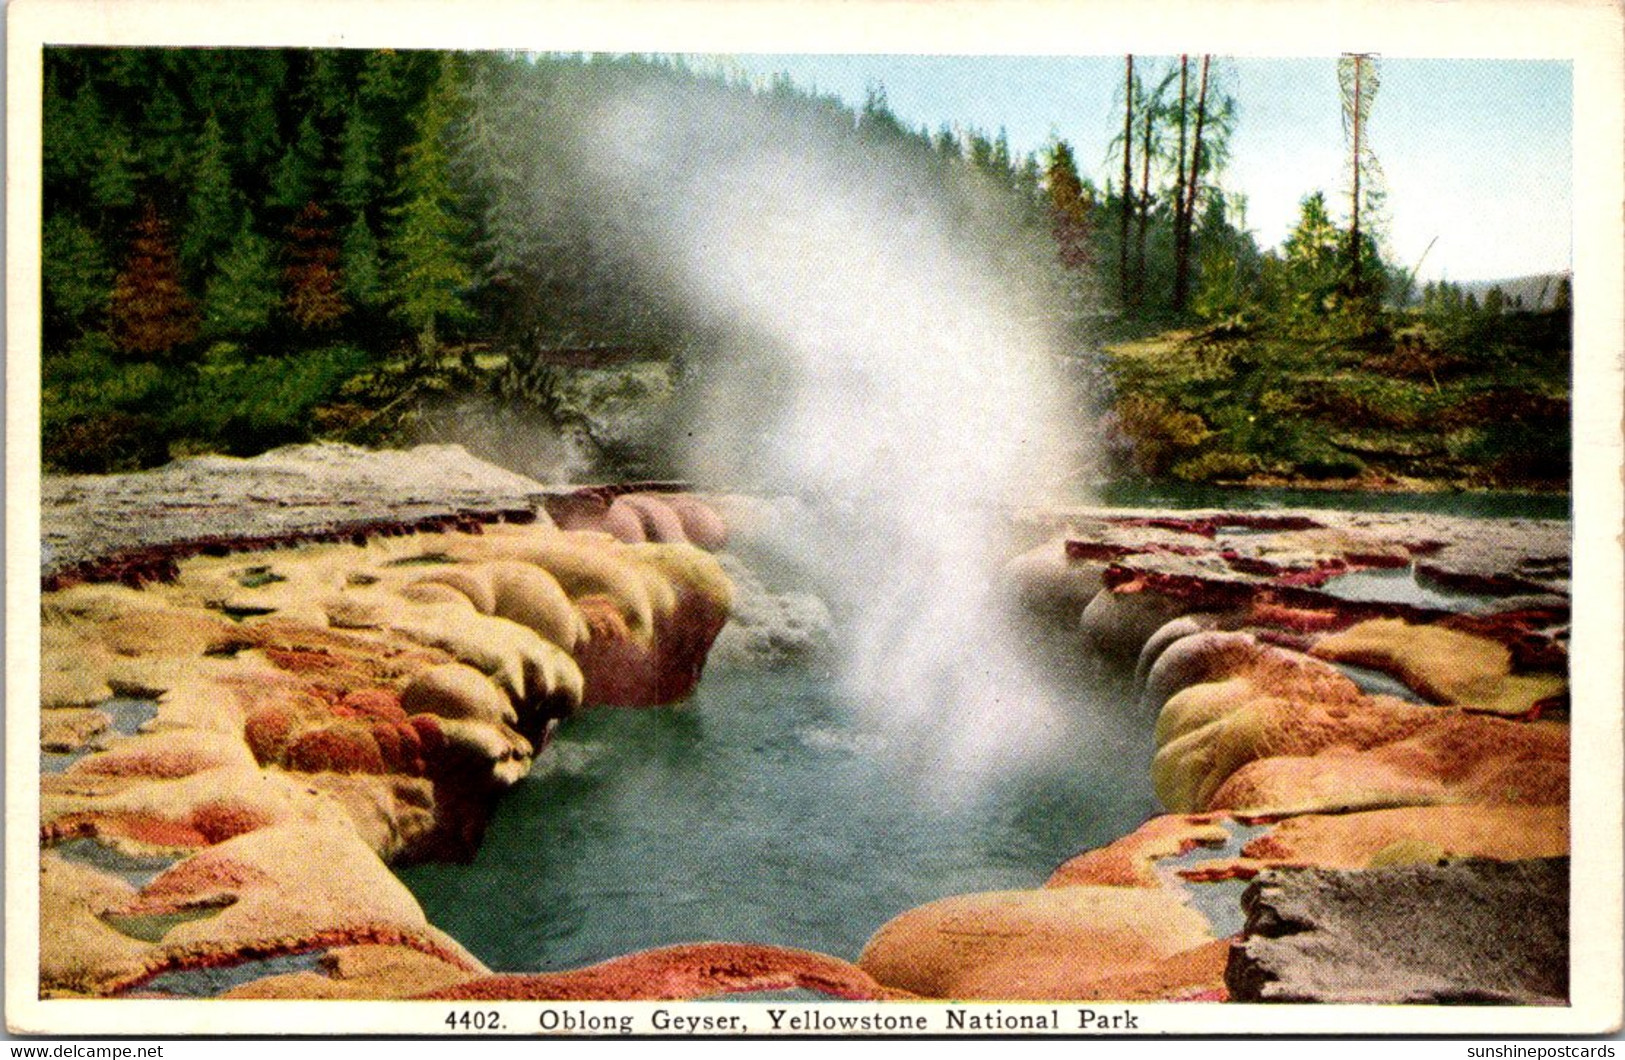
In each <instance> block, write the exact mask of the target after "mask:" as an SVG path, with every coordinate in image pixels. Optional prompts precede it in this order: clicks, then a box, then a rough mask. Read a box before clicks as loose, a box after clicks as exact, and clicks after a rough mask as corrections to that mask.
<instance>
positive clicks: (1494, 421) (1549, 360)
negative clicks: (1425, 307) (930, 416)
mask: <svg viewBox="0 0 1625 1060" xmlns="http://www.w3.org/2000/svg"><path fill="white" fill-rule="evenodd" d="M1105 353H1106V358H1107V367H1108V372H1109V375H1110V377H1111V379H1112V381H1113V383H1114V385H1115V388H1116V400H1115V405H1114V409H1113V413H1112V416H1111V424H1110V429H1111V436H1112V438H1113V441H1114V442H1115V443H1116V448H1117V453H1118V455H1119V456H1120V457H1121V461H1122V468H1123V471H1124V473H1125V474H1128V475H1131V476H1141V477H1144V478H1146V479H1149V480H1153V481H1158V480H1160V481H1178V482H1190V483H1207V484H1218V485H1225V484H1229V485H1247V486H1294V487H1311V488H1313V487H1326V488H1352V489H1533V490H1562V489H1567V488H1568V483H1569V475H1570V457H1569V448H1570V430H1569V380H1570V341H1569V324H1568V315H1567V313H1566V312H1564V313H1556V312H1544V313H1508V314H1504V315H1500V316H1494V317H1490V316H1480V317H1477V318H1468V319H1462V320H1454V321H1442V320H1435V319H1429V318H1426V317H1423V316H1420V315H1412V314H1392V315H1390V316H1388V317H1386V318H1385V319H1384V320H1383V321H1382V323H1381V324H1380V325H1378V326H1377V327H1374V328H1371V329H1368V330H1366V331H1364V332H1363V333H1359V334H1353V335H1336V336H1328V337H1305V336H1303V335H1301V334H1293V333H1291V332H1288V331H1285V330H1284V329H1270V328H1265V327H1249V326H1247V325H1245V324H1239V323H1229V324H1224V325H1220V326H1217V327H1208V328H1203V329H1175V330H1165V331H1159V332H1157V333H1155V334H1152V335H1148V336H1143V337H1139V338H1127V339H1123V340H1120V341H1115V342H1114V341H1109V340H1108V342H1107V343H1106V346H1105Z"/></svg>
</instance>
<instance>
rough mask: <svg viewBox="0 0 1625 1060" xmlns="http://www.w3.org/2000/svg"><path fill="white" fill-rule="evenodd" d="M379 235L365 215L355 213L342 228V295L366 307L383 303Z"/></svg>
mask: <svg viewBox="0 0 1625 1060" xmlns="http://www.w3.org/2000/svg"><path fill="white" fill-rule="evenodd" d="M379 253H380V252H379V247H378V237H377V236H375V235H373V234H372V226H371V225H369V224H368V223H367V219H366V218H365V217H361V216H357V217H356V219H355V220H353V221H351V222H350V224H349V226H348V227H347V228H345V230H344V237H343V241H342V242H341V243H340V245H339V274H340V276H341V277H342V278H343V280H344V296H345V298H347V299H349V301H350V302H351V303H353V304H354V305H357V306H362V307H365V308H372V307H376V306H379V305H382V304H383V302H384V300H385V299H386V297H387V290H386V288H385V286H384V276H383V264H382V262H381V261H380V257H379Z"/></svg>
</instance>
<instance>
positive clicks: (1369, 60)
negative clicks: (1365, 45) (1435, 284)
mask: <svg viewBox="0 0 1625 1060" xmlns="http://www.w3.org/2000/svg"><path fill="white" fill-rule="evenodd" d="M1380 84H1381V77H1380V76H1379V73H1378V70H1377V60H1376V57H1375V56H1373V55H1366V54H1351V55H1345V56H1343V58H1341V59H1339V60H1338V61H1337V87H1338V91H1339V93H1340V94H1341V96H1342V99H1343V135H1344V136H1345V137H1347V138H1348V141H1349V172H1350V185H1351V190H1350V192H1349V277H1350V281H1351V285H1352V287H1353V288H1354V290H1356V291H1360V290H1362V289H1363V287H1364V277H1363V276H1362V275H1361V267H1362V259H1363V258H1364V257H1365V254H1364V252H1363V249H1362V246H1361V237H1360V211H1361V208H1362V206H1363V205H1364V204H1365V198H1366V197H1369V196H1370V195H1372V194H1373V192H1374V191H1375V188H1374V186H1373V184H1372V182H1371V180H1370V179H1369V176H1370V175H1375V173H1376V172H1379V171H1378V169H1377V159H1376V155H1375V154H1373V153H1372V151H1371V146H1370V138H1369V136H1367V135H1366V123H1367V122H1368V121H1369V119H1370V116H1371V105H1372V103H1373V102H1374V101H1375V100H1376V97H1377V88H1378V87H1379V86H1380ZM1362 183H1364V184H1365V187H1364V189H1362V187H1361V185H1362Z"/></svg>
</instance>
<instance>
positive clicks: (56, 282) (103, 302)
mask: <svg viewBox="0 0 1625 1060" xmlns="http://www.w3.org/2000/svg"><path fill="white" fill-rule="evenodd" d="M40 271H41V280H42V283H43V286H44V290H45V316H46V320H47V323H48V325H54V326H55V327H56V328H61V329H69V330H83V329H84V328H87V327H94V326H96V325H97V324H99V323H100V320H99V318H100V316H101V312H102V310H104V309H105V308H106V307H107V299H108V296H109V295H110V294H111V293H112V290H113V269H112V266H111V265H110V264H109V263H108V261H107V256H106V255H105V254H104V253H103V251H102V245H101V243H100V241H98V240H97V238H96V235H95V233H93V232H91V231H90V229H88V228H86V227H85V226H84V225H82V224H80V223H79V222H78V221H77V220H76V219H75V218H74V217H73V216H72V215H70V214H66V213H59V214H55V215H53V216H52V217H51V218H50V219H49V220H47V221H46V222H45V230H44V232H43V233H42V234H41V243H40Z"/></svg>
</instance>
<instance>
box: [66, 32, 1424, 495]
mask: <svg viewBox="0 0 1625 1060" xmlns="http://www.w3.org/2000/svg"><path fill="white" fill-rule="evenodd" d="M1123 74H1124V76H1123V81H1122V93H1121V99H1120V100H1119V106H1120V107H1121V117H1122V121H1121V126H1120V133H1119V135H1118V136H1117V138H1116V140H1115V141H1114V142H1113V144H1112V145H1111V148H1110V150H1111V152H1112V154H1111V156H1110V157H1109V159H1108V160H1106V161H1108V162H1109V167H1110V169H1111V171H1112V172H1113V176H1112V177H1111V178H1108V179H1107V180H1106V182H1105V186H1104V187H1099V186H1097V185H1096V184H1095V183H1094V182H1093V181H1092V180H1090V179H1089V178H1087V177H1086V176H1084V175H1083V173H1084V172H1085V171H1086V170H1087V169H1088V168H1089V166H1088V162H1089V160H1086V159H1080V158H1079V157H1078V154H1077V152H1076V151H1075V149H1074V147H1073V146H1072V145H1071V144H1070V143H1068V142H1067V141H1065V140H1060V139H1057V140H1055V141H1054V142H1052V143H1051V144H1049V145H1048V146H1047V147H1046V148H1045V149H1044V150H1042V151H1040V152H1036V153H1033V154H1025V155H1024V154H1018V153H1017V152H1014V151H1013V150H1012V149H1011V146H1010V144H1009V141H1008V139H1007V137H1006V136H1005V134H1004V133H1003V132H1002V131H1000V132H997V133H988V132H984V131H981V130H976V129H956V128H947V127H944V128H939V129H936V130H928V129H923V128H921V129H911V128H909V127H907V126H906V125H905V123H903V122H902V121H901V120H900V119H898V118H897V117H896V115H895V114H893V112H892V111H891V109H890V107H889V105H888V103H887V100H886V98H885V94H884V90H883V89H882V88H880V87H878V86H877V87H876V88H874V89H873V90H871V92H870V93H869V96H868V98H867V99H866V100H865V101H864V102H863V103H862V104H860V105H858V106H848V105H846V104H844V103H842V102H841V101H839V100H837V99H835V98H833V97H829V96H825V95H819V94H816V93H812V92H808V91H805V90H803V89H801V88H799V87H797V86H795V85H794V84H792V83H791V82H790V81H789V80H788V79H787V78H785V77H776V78H773V79H771V80H769V81H768V82H766V83H750V82H745V81H743V80H740V79H737V78H733V79H730V78H729V77H726V76H722V75H717V74H709V73H700V72H696V71H695V70H692V69H690V68H688V67H687V66H685V65H684V64H683V63H682V62H681V61H679V60H675V59H666V58H659V57H647V56H603V55H584V56H583V55H562V56H561V55H551V56H537V55H527V54H505V53H450V52H429V51H392V50H360V49H350V50H337V49H326V50H323V49H315V50H310V49H159V48H80V47H74V48H50V49H47V52H46V56H45V71H44V77H45V83H44V123H43V147H44V153H43V164H44V172H43V176H44V207H45V209H44V223H43V228H42V255H41V262H42V265H41V268H42V277H41V279H42V286H43V300H42V306H41V309H42V324H43V339H44V341H43V355H44V356H43V368H44V372H43V384H44V419H45V423H44V427H45V433H46V453H47V458H48V460H52V461H54V462H55V465H56V466H64V467H75V468H78V469H82V470H105V469H108V468H111V467H123V466H141V465H146V464H152V463H158V462H162V461H163V460H164V459H166V458H167V457H168V456H170V455H175V454H176V453H181V452H186V451H190V450H193V449H202V448H225V449H228V450H231V451H257V450H259V449H263V448H265V447H267V446H270V445H275V444H280V443H283V442H287V441H293V440H299V439H302V438H306V437H309V436H311V435H313V434H319V433H324V432H325V433H335V432H336V433H340V434H342V433H343V432H344V430H347V429H349V428H350V427H351V426H353V425H354V424H355V423H356V422H358V421H366V420H368V418H369V417H370V416H371V415H372V412H369V411H368V410H367V409H365V408H364V407H363V406H365V405H367V404H368V402H373V403H378V400H379V399H378V396H377V395H376V394H375V393H368V392H365V391H364V390H360V391H358V389H357V388H358V383H357V380H360V379H364V378H367V377H369V375H376V374H377V373H378V372H379V371H380V370H381V366H385V365H389V364H395V365H401V364H407V365H416V366H417V367H418V369H422V368H424V367H425V366H429V365H433V364H436V363H440V360H441V354H442V352H443V351H445V350H446V349H447V347H448V346H449V347H451V348H452V349H454V350H455V351H456V352H457V354H459V355H460V356H459V358H457V359H459V360H460V361H461V363H462V364H463V365H464V367H465V368H469V369H472V366H473V359H472V356H471V353H472V351H474V350H476V349H478V348H485V349H490V350H494V351H496V352H498V353H500V354H502V355H503V356H504V357H505V359H506V361H507V363H508V364H509V375H510V377H511V376H512V375H513V374H514V372H515V371H517V372H518V374H519V375H520V376H523V375H524V374H525V373H524V369H526V368H527V366H528V367H529V368H532V369H534V368H536V367H537V366H538V365H540V366H542V367H545V366H546V364H547V363H548V361H549V358H550V356H552V355H554V354H559V353H561V352H567V353H569V354H570V355H571V356H573V357H576V358H577V359H579V357H580V356H581V355H582V352H583V351H587V353H588V354H590V351H592V350H595V349H609V348H614V349H621V350H627V349H630V350H636V351H641V352H642V353H643V354H645V355H647V356H650V357H673V356H680V355H682V354H684V353H685V352H692V351H694V350H695V349H703V347H704V345H705V342H706V334H705V330H704V325H703V323H702V322H700V321H698V320H697V319H696V317H695V315H694V313H693V312H692V307H690V306H688V305H687V304H685V302H684V299H683V298H682V296H681V294H680V293H679V292H675V291H673V290H672V289H670V286H669V284H666V283H663V282H662V279H661V277H660V276H659V275H658V274H652V273H651V272H650V271H649V270H647V269H644V268H640V267H639V263H638V261H637V258H638V257H639V252H640V250H642V249H646V248H639V247H637V246H636V245H635V239H634V237H633V236H632V235H631V234H630V230H629V228H628V224H627V218H626V217H625V216H623V215H622V212H621V211H618V210H617V209H616V208H615V204H614V203H612V202H607V201H605V199H604V198H603V195H602V193H601V189H598V188H595V187H594V186H593V184H592V181H591V179H590V178H589V177H588V176H587V175H585V174H583V172H582V171H581V170H582V167H581V166H580V165H579V159H577V158H574V157H572V149H573V148H572V145H573V144H574V143H575V142H576V140H578V139H579V138H580V137H582V136H583V135H600V133H599V132H597V131H596V126H595V124H594V123H595V121H596V120H597V109H596V108H597V107H598V106H600V104H601V102H602V101H603V100H604V99H606V98H612V97H615V96H617V95H627V94H631V95H635V94H636V93H637V92H640V91H641V92H653V93H662V94H669V95H681V96H682V97H683V98H685V99H688V100H690V101H692V103H693V105H694V106H695V107H697V108H706V107H710V108H714V109H718V110H722V111H724V112H729V111H728V108H733V111H732V112H730V113H737V114H738V115H740V116H741V120H745V119H747V118H748V117H749V115H751V114H767V115H771V116H772V117H773V119H774V121H773V122H771V123H767V124H766V125H764V127H771V128H775V129H780V130H785V129H804V130H809V131H813V130H817V131H818V132H819V135H820V136H822V137H824V138H825V139H827V140H829V141H830V142H834V143H838V144H840V145H842V149H843V150H850V151H853V152H861V153H865V154H866V155H880V156H884V157H886V158H887V159H889V160H892V161H895V162H896V164H897V168H898V169H899V170H900V171H904V172H906V173H908V174H909V177H908V179H909V180H911V181H914V182H915V183H916V184H917V185H918V186H919V187H920V188H922V189H926V190H928V191H931V192H932V193H933V194H935V193H937V192H941V193H942V194H941V195H940V196H939V197H940V198H941V199H942V200H943V201H945V202H948V203H950V204H953V209H954V210H957V211H958V212H957V214H955V216H956V217H957V218H958V223H960V224H961V226H962V228H963V230H964V233H965V239H966V240H967V242H969V241H972V240H973V239H974V238H975V236H976V235H977V233H979V232H981V233H985V229H986V226H987V224H988V221H987V218H986V217H985V216H984V215H986V214H987V213H988V212H989V211H990V210H991V211H992V212H994V213H996V214H997V215H998V223H999V224H1000V225H1003V226H1004V227H1005V228H1006V229H1008V237H1007V238H1006V237H1001V239H1002V240H1003V245H1004V246H1005V249H1006V251H1008V252H1013V253H1021V254H1025V255H1028V256H1030V257H1032V258H1035V259H1042V260H1043V261H1046V262H1048V266H1047V268H1048V277H1047V281H1046V282H1047V283H1048V284H1049V288H1050V289H1049V291H1048V292H1047V295H1046V297H1047V298H1048V300H1049V304H1051V305H1052V306H1053V307H1054V312H1055V315H1056V317H1057V318H1058V319H1059V320H1060V321H1061V322H1062V324H1063V325H1064V326H1067V327H1071V328H1073V329H1074V331H1075V332H1076V333H1077V334H1079V335H1080V336H1083V334H1084V332H1085V330H1086V329H1087V328H1089V327H1091V326H1093V325H1094V323H1095V322H1097V321H1098V319H1099V317H1100V316H1101V314H1102V313H1103V312H1104V313H1108V314H1117V315H1119V316H1120V317H1122V318H1126V319H1128V320H1130V321H1139V322H1141V323H1142V325H1143V324H1144V323H1145V322H1152V323H1155V322H1158V321H1166V320H1168V319H1173V320H1179V319H1188V318H1193V317H1196V318H1204V319H1207V320H1210V321H1232V322H1235V321H1240V322H1266V323H1268V324H1270V325H1271V326H1279V327H1285V328H1291V329H1297V330H1300V331H1308V332H1314V331H1316V330H1322V331H1324V330H1327V329H1330V330H1332V331H1337V330H1339V329H1341V330H1344V331H1346V330H1348V329H1350V328H1355V329H1359V328H1369V327H1370V326H1372V321H1373V320H1375V319H1376V318H1377V316H1378V313H1379V310H1380V306H1381V303H1382V302H1383V300H1384V299H1385V298H1386V299H1388V300H1390V301H1408V300H1409V299H1410V297H1411V293H1412V292H1411V291H1410V290H1409V287H1410V286H1413V281H1412V280H1411V278H1410V277H1408V276H1407V275H1406V274H1404V273H1403V272H1401V271H1399V270H1395V269H1393V268H1391V267H1390V266H1389V265H1388V264H1387V263H1385V262H1384V261H1383V260H1382V256H1381V253H1380V251H1379V240H1378V239H1377V238H1376V235H1377V234H1378V233H1380V216H1379V215H1380V200H1381V182H1380V170H1379V169H1378V167H1377V166H1376V162H1375V156H1374V155H1373V153H1372V152H1371V150H1370V138H1369V135H1368V134H1367V132H1366V125H1367V123H1368V122H1369V120H1370V114H1371V109H1372V101H1373V100H1374V98H1375V92H1376V87H1377V79H1376V76H1375V75H1376V66H1375V62H1374V60H1370V59H1367V58H1365V57H1351V58H1350V59H1347V60H1345V61H1344V63H1343V64H1341V65H1340V80H1339V86H1338V88H1339V91H1340V92H1341V93H1342V95H1343V97H1344V111H1345V120H1346V128H1347V130H1348V133H1349V140H1350V144H1349V147H1350V155H1349V157H1350V169H1351V184H1352V188H1351V190H1350V197H1349V199H1348V200H1347V207H1348V208H1347V210H1346V211H1336V210H1334V208H1333V206H1332V205H1331V204H1330V202H1329V201H1328V198H1327V196H1326V195H1325V194H1324V193H1321V192H1312V193H1310V194H1308V195H1306V197H1305V198H1304V200H1303V203H1302V207H1301V212H1300V218H1299V221H1298V223H1297V225H1296V227H1295V229H1294V231H1293V232H1292V234H1291V235H1290V236H1289V238H1288V239H1287V240H1286V241H1285V242H1284V244H1283V245H1282V246H1281V247H1280V248H1279V249H1272V250H1269V251H1261V250H1260V249H1259V248H1258V246H1257V245H1256V243H1255V241H1254V240H1253V238H1252V236H1251V235H1250V233H1248V232H1247V231H1246V224H1245V201H1244V200H1243V199H1242V198H1241V197H1240V196H1237V195H1234V194H1232V193H1230V192H1229V191H1227V190H1226V189H1225V187H1224V186H1223V180H1222V177H1223V167H1224V165H1225V162H1226V160H1227V157H1228V153H1229V146H1230V141H1231V138H1232V136H1233V133H1234V130H1235V128H1236V123H1237V121H1238V110H1237V106H1236V101H1235V97H1234V93H1233V90H1232V87H1231V83H1232V81H1233V74H1232V72H1231V70H1230V69H1229V67H1228V64H1227V63H1226V62H1225V61H1224V60H1223V59H1221V58H1219V57H1215V56H1212V55H1200V56H1191V55H1181V56H1178V57H1175V58H1171V59H1161V60H1152V59H1148V58H1146V57H1138V56H1128V57H1126V58H1125V60H1124V70H1123ZM695 149H696V150H703V145H702V144H696V145H695ZM969 186H974V188H975V189H976V194H975V195H957V194H954V193H953V192H954V189H958V188H962V187H969ZM1337 212H1344V213H1346V214H1347V215H1348V223H1346V224H1341V223H1339V222H1338V220H1337V219H1336V217H1335V216H1334V214H1335V213H1337ZM978 225H980V226H982V227H981V228H980V229H979V228H978ZM984 242H988V243H990V244H991V243H992V242H996V241H986V240H984ZM1427 297H1433V298H1434V299H1435V301H1437V297H1438V296H1427V295H1426V294H1425V292H1424V298H1427ZM1441 304H1442V303H1441ZM1081 341H1082V339H1081V338H1080V343H1081ZM532 374H535V373H532ZM543 374H544V375H545V373H543ZM510 381H511V380H510ZM510 389H512V388H510ZM519 389H520V390H523V389H524V388H523V387H519ZM346 408H347V409H348V411H343V410H344V409H346ZM374 411H375V410H374Z"/></svg>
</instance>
